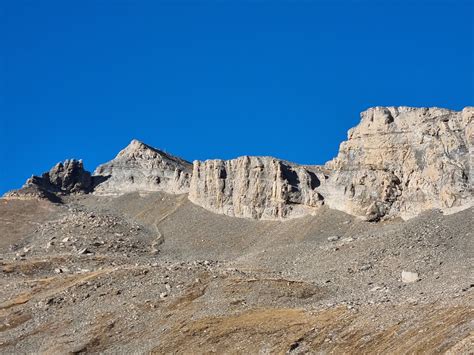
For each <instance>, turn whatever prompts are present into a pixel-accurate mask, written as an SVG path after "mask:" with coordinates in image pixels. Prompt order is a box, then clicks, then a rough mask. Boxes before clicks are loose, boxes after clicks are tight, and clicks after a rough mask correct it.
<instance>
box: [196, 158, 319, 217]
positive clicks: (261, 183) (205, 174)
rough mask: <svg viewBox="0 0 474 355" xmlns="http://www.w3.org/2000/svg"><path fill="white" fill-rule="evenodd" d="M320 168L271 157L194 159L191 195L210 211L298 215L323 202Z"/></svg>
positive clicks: (241, 215) (271, 215)
mask: <svg viewBox="0 0 474 355" xmlns="http://www.w3.org/2000/svg"><path fill="white" fill-rule="evenodd" d="M321 179H324V175H323V174H322V173H321V172H320V171H318V170H317V169H308V168H305V167H302V166H298V165H296V164H292V163H289V162H284V161H281V160H278V159H275V158H270V157H248V156H244V157H240V158H237V159H232V160H227V161H224V160H207V161H205V162H200V161H195V162H194V168H193V174H192V178H191V187H190V191H189V199H190V200H191V201H192V202H194V203H196V204H198V205H200V206H203V207H205V208H207V209H209V210H211V211H214V212H217V213H223V214H226V215H229V216H237V217H249V218H257V219H275V218H285V217H297V216H302V215H305V214H310V213H314V211H315V210H316V208H317V207H319V206H321V205H322V204H323V198H322V196H321V195H320V194H319V193H318V192H317V190H316V188H317V187H318V186H319V185H320V184H321Z"/></svg>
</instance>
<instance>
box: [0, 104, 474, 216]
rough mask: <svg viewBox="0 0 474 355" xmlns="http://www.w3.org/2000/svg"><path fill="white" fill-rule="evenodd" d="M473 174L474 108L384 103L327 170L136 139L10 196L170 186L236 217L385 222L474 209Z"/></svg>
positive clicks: (59, 168) (366, 115) (58, 169)
mask: <svg viewBox="0 0 474 355" xmlns="http://www.w3.org/2000/svg"><path fill="white" fill-rule="evenodd" d="M473 179H474V108H473V107H468V108H465V109H464V110H463V111H460V112H458V111H451V110H446V109H440V108H411V107H375V108H371V109H369V110H367V111H365V112H363V113H362V114H361V122H360V124H359V125H358V126H357V127H355V128H353V129H351V130H349V134H348V140H347V141H345V142H343V143H342V144H341V146H340V150H339V154H338V155H337V157H336V158H334V159H333V160H332V161H330V162H328V163H326V164H325V165H324V166H301V165H297V164H293V163H290V162H286V161H282V160H278V159H275V158H271V157H248V156H244V157H240V158H237V159H232V160H207V161H204V162H202V161H195V162H194V163H193V165H191V163H189V162H187V161H185V160H182V159H180V158H176V157H173V156H171V155H169V154H167V153H165V152H163V151H160V150H158V149H155V148H152V147H150V146H148V145H146V144H143V143H141V142H139V141H137V140H133V141H132V142H131V143H130V144H129V146H127V147H126V148H125V149H124V150H122V151H121V152H120V153H119V154H118V155H117V156H116V157H115V159H113V160H111V161H110V162H108V163H105V164H103V165H101V166H99V167H98V168H97V169H96V170H95V173H94V176H93V177H92V178H91V176H90V174H89V173H88V172H86V171H84V169H83V166H82V162H81V161H76V160H71V161H66V162H65V163H60V164H58V165H56V166H55V167H54V168H53V169H51V171H49V172H48V173H45V174H43V176H42V177H33V178H32V179H30V180H28V182H27V184H26V186H25V187H24V188H23V189H21V190H19V191H17V192H12V193H10V194H9V195H8V196H10V197H12V196H19V195H21V194H23V195H22V196H26V195H38V194H44V195H48V194H53V195H54V194H56V195H57V194H68V193H88V192H91V191H94V193H96V194H123V193H128V192H135V191H139V192H151V191H164V192H167V193H172V194H180V193H189V195H188V196H189V199H190V200H191V201H192V202H194V203H195V204H197V205H199V206H202V207H204V208H206V209H208V210H210V211H213V212H216V213H221V214H226V215H229V216H235V217H246V218H254V219H283V218H293V217H299V216H304V215H308V214H314V213H316V211H317V210H318V208H320V207H321V206H322V205H327V206H328V207H330V208H333V209H336V210H340V211H343V212H346V213H349V214H351V215H355V216H358V217H361V218H364V219H366V220H370V221H377V220H380V219H383V218H391V217H402V218H405V219H407V218H411V217H414V216H416V215H417V214H419V213H421V212H423V211H426V210H428V209H433V208H437V209H441V210H443V211H457V210H460V209H464V208H468V207H469V206H471V205H472V204H473V185H472V181H473ZM15 194H16V195H15ZM56 195H55V196H56ZM48 196H50V195H48ZM43 197H44V196H43ZM46 197H47V196H46ZM50 197H54V196H50ZM47 198H49V197H47ZM50 199H51V198H50Z"/></svg>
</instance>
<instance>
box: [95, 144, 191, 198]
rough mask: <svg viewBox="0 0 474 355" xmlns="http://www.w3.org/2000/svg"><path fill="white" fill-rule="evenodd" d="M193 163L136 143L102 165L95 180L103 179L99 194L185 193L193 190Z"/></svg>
mask: <svg viewBox="0 0 474 355" xmlns="http://www.w3.org/2000/svg"><path fill="white" fill-rule="evenodd" d="M191 171H192V165H191V163H189V162H187V161H185V160H183V159H180V158H177V157H173V156H171V155H169V154H167V153H165V152H163V151H160V150H158V149H155V148H152V147H150V146H148V145H146V144H144V143H142V142H139V141H137V140H133V141H132V142H131V143H130V144H129V145H128V146H127V147H126V148H125V149H123V150H122V151H120V152H119V153H118V155H117V156H116V157H115V158H114V159H113V160H111V161H109V162H108V163H105V164H103V165H100V166H99V167H97V169H96V170H95V172H94V176H96V177H99V176H100V177H102V178H103V179H104V181H103V182H101V183H99V184H98V185H97V186H96V187H95V189H94V191H95V192H96V193H97V194H121V193H127V192H133V191H141V192H150V191H165V192H168V193H185V192H188V190H189V182H190V178H191V175H190V174H191Z"/></svg>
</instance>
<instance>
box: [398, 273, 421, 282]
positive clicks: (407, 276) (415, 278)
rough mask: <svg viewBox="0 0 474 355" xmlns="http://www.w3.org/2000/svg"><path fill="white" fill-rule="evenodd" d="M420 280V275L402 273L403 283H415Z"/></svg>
mask: <svg viewBox="0 0 474 355" xmlns="http://www.w3.org/2000/svg"><path fill="white" fill-rule="evenodd" d="M418 280H419V277H418V273H416V272H410V271H402V282H404V283H413V282H416V281H418Z"/></svg>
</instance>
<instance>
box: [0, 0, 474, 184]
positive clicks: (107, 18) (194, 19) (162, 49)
mask: <svg viewBox="0 0 474 355" xmlns="http://www.w3.org/2000/svg"><path fill="white" fill-rule="evenodd" d="M473 24H474V1H471V0H469V1H468V0H466V1H463V0H446V1H440V0H432V1H428V0H420V1H416V0H411V1H409V0H399V1H394V0H392V1H391V0H386V1H381V0H380V1H375V0H373V1H368V0H367V1H364V0H359V1H349V0H347V1H342V0H333V1H329V0H327V1H326V0H325V1H316V0H314V1H310V0H306V1H264V0H255V1H238V0H235V1H231V0H228V1H224V0H222V1H217V0H216V1H180V0H175V1H134V0H129V1H119V0H116V1H112V0H109V1H105V0H102V1H100V0H93V1H87V0H86V1H75V2H73V1H48V0H46V1H33V0H32V1H23V0H15V1H1V3H0V33H2V35H1V36H0V60H1V61H0V141H1V143H0V144H1V147H0V148H1V149H0V174H1V176H0V193H3V192H5V191H6V190H9V189H13V188H18V187H20V186H21V185H22V184H23V182H24V181H25V180H26V179H27V178H28V177H29V176H31V175H32V174H40V173H42V172H43V171H46V170H48V169H49V168H50V167H51V166H52V165H53V164H55V163H56V162H58V161H61V160H64V159H66V158H72V157H74V158H82V159H84V161H85V165H86V167H87V168H88V169H90V170H93V169H94V168H95V167H96V166H97V165H98V164H100V163H102V162H105V161H108V160H110V159H111V158H113V157H114V156H115V154H116V153H117V152H118V151H119V150H120V149H122V148H123V147H124V146H126V145H127V144H128V143H129V141H130V140H131V139H132V138H137V139H140V140H142V141H144V142H146V143H148V144H150V145H153V146H156V147H158V148H162V149H164V150H166V151H168V152H170V153H172V154H175V155H178V156H181V157H183V158H185V159H188V160H194V159H206V158H225V159H227V158H233V157H237V156H240V155H271V156H276V157H279V158H283V159H287V160H291V161H295V162H298V163H305V164H319V163H324V162H325V161H327V160H329V159H331V158H332V157H333V156H334V155H335V154H336V152H337V149H338V146H339V143H340V142H341V141H342V140H343V139H345V137H346V132H347V130H348V129H349V128H350V127H352V126H354V125H355V124H357V122H358V121H359V112H360V111H362V110H364V109H366V108H368V107H370V106H389V105H408V106H439V107H447V108H451V109H461V108H462V107H464V106H468V105H474V71H473V63H474V58H473V51H474V43H473V37H474V34H473V32H474V28H473Z"/></svg>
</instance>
